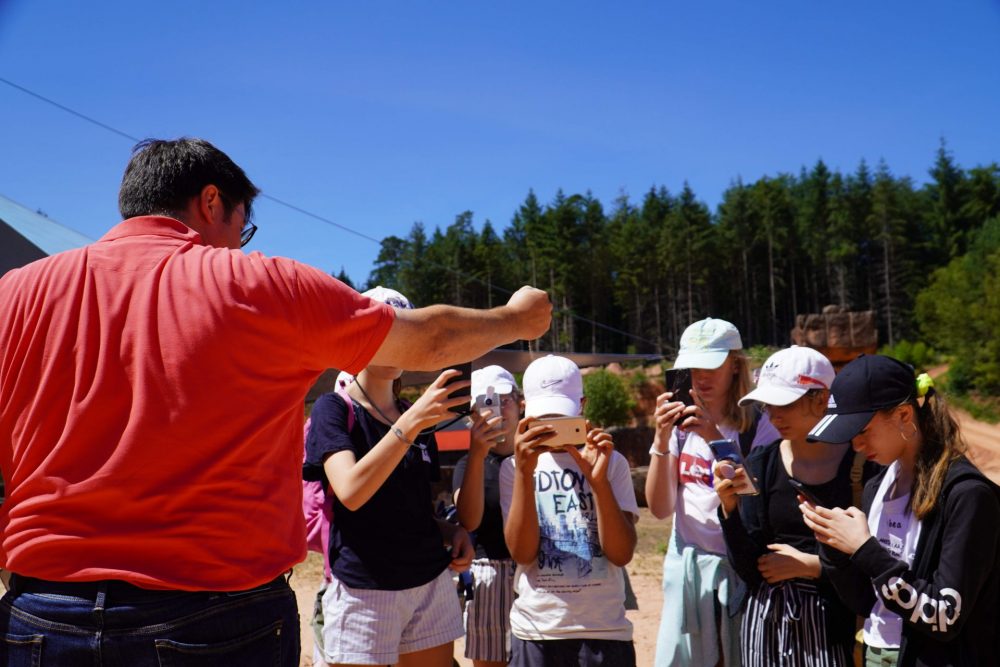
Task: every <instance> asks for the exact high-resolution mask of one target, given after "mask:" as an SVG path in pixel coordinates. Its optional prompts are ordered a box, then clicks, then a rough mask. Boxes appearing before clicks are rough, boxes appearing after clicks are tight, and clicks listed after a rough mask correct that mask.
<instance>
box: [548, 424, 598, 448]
mask: <svg viewBox="0 0 1000 667" xmlns="http://www.w3.org/2000/svg"><path fill="white" fill-rule="evenodd" d="M537 424H548V425H550V426H552V428H553V429H554V430H555V432H556V434H555V436H553V437H552V438H550V439H549V440H546V441H545V442H544V443H542V446H543V447H553V448H558V447H565V446H567V445H584V444H586V443H587V420H586V419H585V418H583V417H542V418H541V419H539V420H538V422H537ZM537 424H536V425H537Z"/></svg>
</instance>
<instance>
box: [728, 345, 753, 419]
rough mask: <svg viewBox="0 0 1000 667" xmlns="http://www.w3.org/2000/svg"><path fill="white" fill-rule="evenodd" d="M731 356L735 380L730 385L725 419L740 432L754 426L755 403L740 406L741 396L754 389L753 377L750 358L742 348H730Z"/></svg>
mask: <svg viewBox="0 0 1000 667" xmlns="http://www.w3.org/2000/svg"><path fill="white" fill-rule="evenodd" d="M729 358H730V359H732V360H733V382H732V384H731V385H729V395H728V396H726V409H725V415H724V419H725V420H726V422H727V423H728V424H729V425H730V426H733V427H735V428H736V430H737V431H739V432H740V433H744V432H746V431H747V430H748V429H749V428H750V427H751V426H753V420H754V410H755V409H756V408H754V405H753V403H752V402H751V403H748V404H747V405H745V406H743V407H740V398H742V397H744V396H746V395H747V394H749V393H750V390H751V389H753V377H751V375H750V360H749V359H747V356H746V355H745V354H744V353H743V351H742V350H730V352H729Z"/></svg>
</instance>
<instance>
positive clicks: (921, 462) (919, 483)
mask: <svg viewBox="0 0 1000 667" xmlns="http://www.w3.org/2000/svg"><path fill="white" fill-rule="evenodd" d="M909 405H912V406H913V409H914V413H915V414H916V417H917V421H916V426H917V428H919V429H920V434H921V435H922V436H923V444H921V446H920V450H919V451H918V452H917V457H916V462H915V464H914V471H913V495H912V496H911V497H910V498H911V499H910V506H911V507H912V508H913V513H914V514H915V515H916V516H917V518H918V519H923V518H924V517H925V516H927V515H928V514H930V513H931V512H932V511H933V510H934V507H935V506H936V505H937V502H938V499H939V498H940V497H941V491H942V489H943V488H944V479H945V476H946V475H947V474H948V468H949V467H950V466H951V464H952V463H954V462H955V460H956V459H958V458H960V457H961V456H962V455H963V454H965V452H966V443H965V439H964V438H963V437H962V434H961V432H960V430H959V428H958V422H957V421H956V420H955V417H954V416H953V415H952V413H951V410H950V409H949V408H948V403H947V402H946V401H945V400H944V397H943V396H941V394H939V393H937V392H936V391H934V390H933V389H932V390H930V391H929V392H928V393H927V396H926V397H925V398H924V402H923V405H920V404H919V403H917V402H916V401H915V400H914V401H912V402H910V403H909Z"/></svg>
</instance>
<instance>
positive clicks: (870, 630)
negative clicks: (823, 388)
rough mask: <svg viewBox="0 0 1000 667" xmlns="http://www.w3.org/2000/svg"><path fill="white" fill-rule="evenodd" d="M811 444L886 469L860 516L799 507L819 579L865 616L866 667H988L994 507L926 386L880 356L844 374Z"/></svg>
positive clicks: (987, 485)
mask: <svg viewBox="0 0 1000 667" xmlns="http://www.w3.org/2000/svg"><path fill="white" fill-rule="evenodd" d="M831 392H832V394H833V400H831V402H830V405H829V407H828V409H827V413H826V416H825V417H823V419H822V421H820V422H819V424H818V425H817V426H816V427H815V428H814V429H813V430H812V431H811V432H810V434H809V439H810V440H816V441H819V442H843V443H847V442H850V443H851V445H852V446H853V447H854V449H855V450H856V451H858V452H860V453H862V454H864V455H865V456H866V457H867V458H868V459H870V460H873V461H875V462H877V463H879V464H881V465H885V466H887V467H886V468H885V470H884V471H883V472H881V473H880V474H879V475H877V476H876V477H874V478H873V479H871V480H869V482H868V483H867V484H866V485H865V490H864V494H863V497H862V503H861V509H858V508H856V507H849V508H848V509H846V510H843V509H836V508H827V507H819V506H816V505H815V504H812V503H808V502H806V503H803V504H802V505H801V510H802V514H803V517H804V519H805V522H806V524H807V525H808V526H809V527H810V528H811V529H812V530H813V531H814V532H815V535H816V539H817V540H818V542H819V543H820V558H821V560H822V564H823V571H824V573H825V574H827V575H828V576H829V577H830V581H831V582H832V583H833V585H834V587H835V588H836V590H837V592H838V594H839V595H840V597H841V598H842V599H843V600H844V602H845V603H847V604H848V605H849V606H850V607H851V608H852V609H853V610H854V611H855V612H856V613H858V614H859V615H861V616H862V617H863V618H865V628H864V640H865V648H866V656H865V660H866V664H867V665H896V664H898V665H901V666H905V667H911V666H927V667H930V666H934V667H940V666H942V665H995V664H997V660H998V656H1000V632H998V631H997V628H998V613H997V608H998V605H1000V533H998V531H997V526H1000V498H998V489H997V487H996V486H995V485H994V484H993V483H992V482H990V480H988V479H986V478H985V477H984V476H983V474H982V473H981V472H980V471H979V470H978V469H977V468H976V467H975V466H974V465H973V464H972V463H971V462H970V461H969V460H968V459H967V458H966V456H965V451H966V447H965V443H964V441H963V440H962V438H961V436H960V434H959V430H958V425H957V423H956V422H955V419H954V417H953V416H952V415H951V413H950V411H949V409H948V406H947V405H946V404H945V401H944V400H943V398H942V397H941V395H940V394H938V393H937V392H936V391H935V390H934V388H933V386H932V383H931V382H930V378H928V377H927V376H921V377H920V378H914V373H913V369H912V368H911V367H910V366H909V365H907V364H904V363H902V362H900V361H897V360H896V359H892V358H891V357H886V356H881V355H871V356H861V357H859V358H858V359H855V360H854V361H852V362H851V363H849V364H848V365H847V366H845V367H844V368H843V369H842V370H841V371H840V374H839V375H838V376H837V379H836V380H834V382H833V386H832V388H831Z"/></svg>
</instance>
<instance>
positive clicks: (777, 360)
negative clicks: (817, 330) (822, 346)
mask: <svg viewBox="0 0 1000 667" xmlns="http://www.w3.org/2000/svg"><path fill="white" fill-rule="evenodd" d="M835 376H836V372H835V371H834V370H833V364H831V363H830V360H829V359H827V358H826V357H824V356H823V355H822V354H821V353H819V352H817V351H816V350H814V349H812V348H811V347H799V346H798V345H792V346H791V347H789V348H786V349H784V350H779V351H778V352H775V353H774V354H772V355H771V356H770V357H768V358H767V361H765V362H764V365H763V366H761V369H760V377H759V378H758V379H757V388H756V389H754V390H753V391H751V392H750V393H749V394H747V395H746V396H744V397H743V398H741V399H740V405H746V404H747V403H749V402H751V401H758V402H760V403H764V404H766V405H789V404H790V403H793V402H795V401H797V400H798V399H800V398H802V396H804V395H805V393H806V392H807V391H809V390H810V389H829V388H830V385H831V384H833V378H834V377H835Z"/></svg>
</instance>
